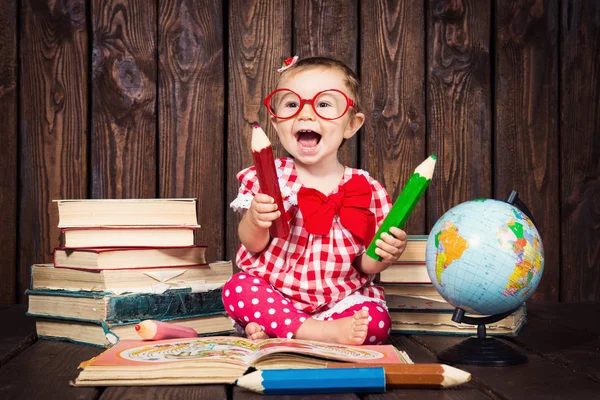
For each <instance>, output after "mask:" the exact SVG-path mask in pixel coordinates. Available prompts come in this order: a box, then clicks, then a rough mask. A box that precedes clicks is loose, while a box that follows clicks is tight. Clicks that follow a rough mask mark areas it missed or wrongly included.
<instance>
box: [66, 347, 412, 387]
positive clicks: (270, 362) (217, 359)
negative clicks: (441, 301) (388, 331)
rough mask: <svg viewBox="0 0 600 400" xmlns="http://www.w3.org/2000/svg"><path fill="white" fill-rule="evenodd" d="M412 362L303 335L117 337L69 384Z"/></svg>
mask: <svg viewBox="0 0 600 400" xmlns="http://www.w3.org/2000/svg"><path fill="white" fill-rule="evenodd" d="M333 360H335V361H341V362H354V363H364V364H365V365H368V364H402V363H404V364H407V363H412V361H411V360H410V358H409V357H408V355H407V354H406V353H405V352H402V351H399V350H397V349H396V348H395V347H394V346H392V345H377V346H347V345H337V344H327V343H321V342H313V341H308V340H295V339H266V340H261V341H252V340H249V339H246V338H241V337H218V336H217V337H206V338H197V339H196V338H194V339H172V340H161V341H155V342H144V341H125V340H123V341H120V342H119V343H118V344H117V345H115V346H114V347H112V348H110V349H109V350H106V351H105V352H104V353H102V354H100V355H99V356H98V357H95V358H93V359H91V360H89V361H86V362H84V363H82V364H81V365H80V368H82V369H83V370H82V371H81V372H80V373H79V376H78V377H77V379H75V381H74V382H73V383H72V384H73V385H74V386H124V385H127V386H130V385H133V386H142V385H186V384H203V383H204V384H207V383H234V382H235V380H236V379H237V378H239V377H240V376H242V375H243V374H244V373H245V372H246V371H247V370H248V369H249V368H250V367H254V368H257V369H277V368H325V367H326V365H327V362H328V361H333Z"/></svg>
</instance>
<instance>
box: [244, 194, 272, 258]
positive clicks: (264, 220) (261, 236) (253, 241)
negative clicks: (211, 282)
mask: <svg viewBox="0 0 600 400" xmlns="http://www.w3.org/2000/svg"><path fill="white" fill-rule="evenodd" d="M280 214H281V213H280V212H279V211H278V210H277V205H276V204H275V202H274V200H273V198H272V197H271V196H267V195H266V194H262V193H258V194H257V195H256V196H254V199H253V200H252V203H251V204H250V208H249V209H248V210H247V211H246V212H245V213H244V216H243V217H242V220H241V221H240V224H239V225H238V236H239V238H240V241H241V242H242V244H243V245H244V247H246V249H248V250H249V251H251V252H253V253H258V252H261V251H263V250H264V249H265V248H266V247H267V245H268V244H269V241H270V240H271V236H270V234H269V227H270V226H271V224H272V223H273V221H274V220H276V219H277V218H278V217H279V215H280Z"/></svg>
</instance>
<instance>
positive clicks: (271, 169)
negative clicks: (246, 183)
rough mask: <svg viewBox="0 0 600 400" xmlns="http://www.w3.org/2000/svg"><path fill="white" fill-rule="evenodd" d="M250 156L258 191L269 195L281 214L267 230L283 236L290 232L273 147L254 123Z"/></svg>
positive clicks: (276, 235)
mask: <svg viewBox="0 0 600 400" xmlns="http://www.w3.org/2000/svg"><path fill="white" fill-rule="evenodd" d="M252 156H253V157H254V165H255V166H256V174H257V176H258V184H259V185H260V191H261V192H262V193H264V194H268V195H269V196H271V197H272V198H273V199H274V200H275V204H277V209H278V210H279V211H280V212H281V216H280V217H279V218H277V219H276V220H275V221H273V224H272V225H271V228H269V232H270V233H271V236H272V237H276V238H285V237H287V235H288V234H289V233H290V226H289V224H288V220H287V217H286V215H285V207H284V206H283V198H282V197H281V189H280V188H279V179H278V178H277V170H276V169H275V159H274V157H273V147H272V146H271V142H270V141H269V138H268V137H267V135H266V134H265V131H263V130H262V128H261V127H260V125H258V124H255V125H254V128H252Z"/></svg>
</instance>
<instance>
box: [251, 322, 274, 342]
mask: <svg viewBox="0 0 600 400" xmlns="http://www.w3.org/2000/svg"><path fill="white" fill-rule="evenodd" d="M246 336H247V337H248V339H252V340H260V339H268V338H269V336H268V335H267V334H266V333H265V331H263V329H262V328H261V327H260V325H259V324H257V323H256V322H249V323H248V325H246Z"/></svg>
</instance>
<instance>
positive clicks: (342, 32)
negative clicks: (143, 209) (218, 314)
mask: <svg viewBox="0 0 600 400" xmlns="http://www.w3.org/2000/svg"><path fill="white" fill-rule="evenodd" d="M0 7H1V9H0V129H1V130H0V155H1V156H0V167H1V173H0V226H1V229H0V243H2V245H1V246H0V304H11V303H15V302H22V301H25V298H24V296H23V292H24V290H25V289H26V288H27V286H28V284H29V266H30V265H31V264H33V263H39V262H49V261H50V260H51V253H52V250H53V248H54V247H55V246H56V245H57V244H58V236H59V232H58V229H57V228H56V225H57V213H56V209H55V206H54V205H53V203H52V200H53V199H67V198H136V197H144V198H149V197H197V198H198V200H199V209H198V213H199V221H200V223H201V224H202V228H201V230H200V231H199V235H198V243H203V244H207V245H208V246H209V251H208V257H209V259H210V260H217V259H232V258H233V257H234V255H235V250H236V248H237V243H238V241H237V238H236V226H237V222H238V218H239V217H238V216H236V215H234V214H233V212H232V211H231V210H230V209H229V208H228V204H229V202H231V201H232V200H233V199H234V198H235V195H236V193H237V189H238V182H237V180H236V179H235V174H236V172H237V171H239V170H240V169H242V168H244V167H247V166H249V165H251V164H252V158H251V152H250V143H249V141H250V133H251V126H252V124H254V123H255V122H259V123H261V124H262V125H263V126H264V127H265V128H267V133H268V134H269V136H270V137H271V139H272V141H273V142H274V143H275V144H276V146H277V153H278V155H280V156H281V155H284V153H283V151H282V149H281V147H280V146H278V145H277V139H276V137H275V135H274V132H273V131H272V130H271V129H270V127H269V126H268V123H267V113H266V110H265V109H264V107H262V106H261V104H262V103H261V99H262V98H263V97H265V96H266V94H268V93H269V92H270V91H271V90H272V89H273V88H274V87H275V83H276V79H277V72H276V69H277V68H278V67H279V66H280V65H281V62H282V61H283V60H284V59H285V58H287V57H289V56H291V55H293V54H298V55H299V56H300V57H307V56H311V55H326V56H334V57H336V58H339V59H341V60H343V61H344V62H346V63H347V64H348V65H350V66H351V67H352V68H353V69H355V70H356V71H357V73H358V74H359V76H360V77H361V80H362V84H363V97H364V101H363V104H364V107H363V108H364V109H363V111H364V112H365V114H366V117H367V121H366V124H365V126H364V128H362V129H361V131H360V134H359V135H357V137H355V138H353V139H352V140H351V141H349V142H348V143H346V144H345V145H344V147H343V149H342V160H343V162H344V163H346V164H348V165H350V166H356V167H361V168H364V169H366V170H368V171H369V172H370V173H371V175H373V176H374V177H375V178H376V179H378V180H380V181H381V182H382V183H383V184H384V185H385V187H386V188H387V190H388V192H389V193H390V195H391V196H392V198H393V199H395V198H396V197H397V196H398V193H399V191H400V189H401V188H402V186H403V185H404V183H405V182H406V180H407V178H408V176H409V175H410V173H411V171H412V170H413V169H414V167H415V166H416V165H417V164H418V163H420V162H421V161H422V160H423V159H424V158H425V157H426V156H427V155H428V154H430V153H435V154H436V155H437V156H438V165H437V168H436V173H435V176H434V180H433V182H432V184H431V186H430V188H429V189H428V192H427V197H426V199H425V201H421V202H420V204H419V206H418V207H417V209H416V210H415V213H414V215H413V216H412V217H411V218H410V220H409V222H408V224H407V226H406V231H407V232H408V233H409V234H424V233H428V231H429V229H430V228H431V227H432V226H433V224H434V223H435V221H436V220H437V218H438V217H440V216H441V215H442V214H443V213H444V212H445V211H446V210H448V209H449V208H451V207H453V206H455V205H457V204H459V203H461V202H463V201H466V200H470V199H473V198H479V197H489V198H497V199H505V198H506V195H507V194H508V193H509V191H510V190H511V189H515V190H517V191H518V192H519V193H520V197H521V198H522V199H523V200H524V201H525V202H526V203H527V204H528V206H529V208H530V209H531V211H532V212H533V214H534V217H535V219H536V221H537V224H538V229H539V230H540V231H541V233H542V237H543V241H544V247H545V256H546V264H545V271H544V277H543V279H542V282H541V284H540V287H539V288H538V290H537V292H536V293H535V294H534V299H535V300H538V301H540V300H551V301H552V300H554V301H564V302H571V301H599V300H600V254H599V253H600V245H599V243H600V181H599V179H598V175H599V174H598V173H599V171H600V161H599V160H600V134H599V133H598V130H599V128H600V51H599V50H598V49H600V2H596V1H594V0H588V1H586V0H571V1H567V0H563V1H559V0H522V1H504V0H496V1H484V0H453V1H439V0H429V1H424V2H423V3H420V2H417V1H413V0H402V1H392V0H389V1H376V0H373V1H369V0H362V1H352V0H343V1H340V0H328V1H324V0H323V1H316V0H313V1H311V0H269V1H266V0H254V1H251V0H229V1H223V2H222V1H220V0H204V1H193V0H91V1H84V0H55V1H49V0H39V1H36V0H22V1H17V0H2V1H1V2H0Z"/></svg>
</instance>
